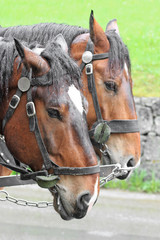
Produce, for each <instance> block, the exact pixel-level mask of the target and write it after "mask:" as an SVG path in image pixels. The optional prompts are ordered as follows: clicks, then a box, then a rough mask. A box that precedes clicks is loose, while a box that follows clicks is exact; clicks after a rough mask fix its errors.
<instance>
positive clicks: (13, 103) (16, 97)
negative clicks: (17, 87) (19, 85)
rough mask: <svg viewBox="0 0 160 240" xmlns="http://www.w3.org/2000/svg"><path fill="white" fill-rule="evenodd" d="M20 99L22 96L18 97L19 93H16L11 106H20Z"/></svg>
mask: <svg viewBox="0 0 160 240" xmlns="http://www.w3.org/2000/svg"><path fill="white" fill-rule="evenodd" d="M19 101H20V97H18V95H16V94H15V95H13V97H12V99H11V101H10V103H9V106H10V107H11V108H13V109H15V108H16V107H17V106H18V104H19Z"/></svg>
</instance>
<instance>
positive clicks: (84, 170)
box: [54, 165, 100, 176]
mask: <svg viewBox="0 0 160 240" xmlns="http://www.w3.org/2000/svg"><path fill="white" fill-rule="evenodd" d="M99 172H100V166H99V165H95V166H91V167H59V168H55V169H54V175H73V176H80V175H92V174H96V173H99Z"/></svg>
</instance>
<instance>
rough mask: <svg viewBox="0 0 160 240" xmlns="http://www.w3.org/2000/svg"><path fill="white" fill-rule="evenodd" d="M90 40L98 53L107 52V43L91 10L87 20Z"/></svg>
mask: <svg viewBox="0 0 160 240" xmlns="http://www.w3.org/2000/svg"><path fill="white" fill-rule="evenodd" d="M89 28H90V38H91V40H92V42H93V43H94V45H95V47H96V49H97V51H98V52H104V51H108V50H109V41H108V39H107V37H106V35H105V32H104V31H103V29H102V27H101V26H100V25H99V24H98V22H97V21H96V20H95V18H94V16H93V10H92V11H91V14H90V19H89Z"/></svg>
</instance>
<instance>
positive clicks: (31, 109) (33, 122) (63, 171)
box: [0, 70, 100, 179]
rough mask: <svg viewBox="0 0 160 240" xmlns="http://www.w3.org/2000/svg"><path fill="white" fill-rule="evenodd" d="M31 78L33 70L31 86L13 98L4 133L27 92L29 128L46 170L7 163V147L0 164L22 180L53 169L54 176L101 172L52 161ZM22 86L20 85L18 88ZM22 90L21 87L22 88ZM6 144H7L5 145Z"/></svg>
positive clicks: (5, 119)
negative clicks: (37, 113) (15, 173)
mask: <svg viewBox="0 0 160 240" xmlns="http://www.w3.org/2000/svg"><path fill="white" fill-rule="evenodd" d="M31 78H32V70H30V72H29V81H30V84H29V86H28V88H27V90H26V91H25V90H24V89H22V91H21V89H19V88H18V89H17V91H16V94H15V95H14V96H13V97H12V99H11V101H10V103H9V107H8V110H7V112H6V115H5V117H4V119H3V131H4V128H5V126H6V123H7V122H8V121H9V119H10V118H11V117H12V115H13V114H14V112H15V109H16V108H17V106H18V104H19V102H20V98H21V96H22V93H23V92H27V104H26V112H27V116H28V118H29V128H30V131H31V132H33V133H34V134H35V137H36V140H37V144H38V146H39V149H40V152H41V155H42V158H43V161H44V167H45V169H44V170H41V171H37V172H32V171H31V170H28V169H27V168H23V167H21V166H18V165H17V164H16V162H15V165H14V164H10V163H7V162H6V161H5V156H6V155H8V154H10V152H9V150H8V149H7V147H5V149H6V152H7V154H6V153H5V154H3V153H2V154H3V156H0V160H1V161H0V164H1V165H3V166H6V167H7V168H10V169H11V170H15V171H17V172H20V173H21V179H35V178H36V176H39V175H44V174H45V175H46V174H47V172H48V171H49V170H50V169H52V170H53V174H54V175H91V174H96V173H99V172H100V167H99V165H94V166H90V167H60V166H59V165H57V164H56V163H54V162H53V161H51V159H50V157H49V154H48V151H47V149H46V146H45V144H44V141H43V139H42V136H41V133H40V129H39V126H38V120H37V116H36V110H35V105H34V102H33V100H32V90H31ZM22 85H23V84H22ZM19 86H20V84H19V85H18V87H19ZM20 88H21V87H20ZM3 144H5V142H4V143H3Z"/></svg>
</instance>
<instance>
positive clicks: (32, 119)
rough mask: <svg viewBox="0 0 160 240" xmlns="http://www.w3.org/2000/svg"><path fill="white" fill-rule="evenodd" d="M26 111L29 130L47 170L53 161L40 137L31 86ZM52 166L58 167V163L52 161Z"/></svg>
mask: <svg viewBox="0 0 160 240" xmlns="http://www.w3.org/2000/svg"><path fill="white" fill-rule="evenodd" d="M26 111H27V116H28V118H29V127H30V131H31V132H34V134H35V137H36V140H37V143H38V146H39V149H40V152H41V154H42V158H43V161H44V165H45V168H46V170H49V169H50V168H52V167H53V163H52V162H51V160H50V158H49V155H48V152H47V149H46V147H45V144H44V142H43V139H42V136H41V133H40V130H39V126H38V120H37V116H36V110H35V105H34V102H33V101H32V92H31V88H30V89H29V90H28V92H27V104H26ZM54 166H56V167H58V165H56V164H55V163H54Z"/></svg>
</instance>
